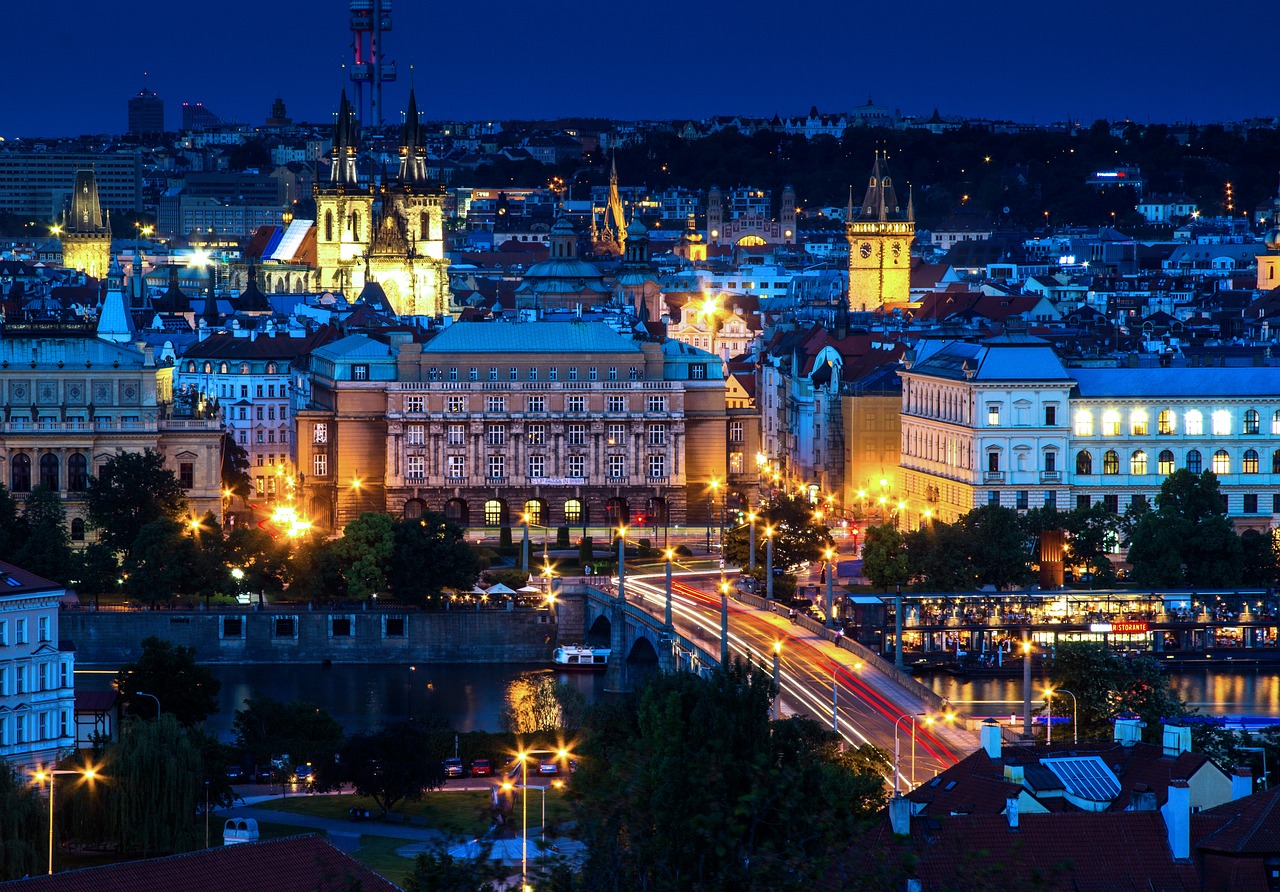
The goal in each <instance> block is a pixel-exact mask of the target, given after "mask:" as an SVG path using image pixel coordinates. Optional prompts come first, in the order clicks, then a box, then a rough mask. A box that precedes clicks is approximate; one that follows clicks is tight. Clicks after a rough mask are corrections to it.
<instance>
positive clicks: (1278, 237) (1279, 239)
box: [1264, 226, 1280, 251]
mask: <svg viewBox="0 0 1280 892" xmlns="http://www.w3.org/2000/svg"><path fill="white" fill-rule="evenodd" d="M1264 241H1265V242H1266V243H1267V247H1268V248H1269V249H1271V250H1272V251H1280V226H1276V227H1275V228H1273V229H1272V230H1271V231H1270V232H1268V233H1267V237H1266V239H1264Z"/></svg>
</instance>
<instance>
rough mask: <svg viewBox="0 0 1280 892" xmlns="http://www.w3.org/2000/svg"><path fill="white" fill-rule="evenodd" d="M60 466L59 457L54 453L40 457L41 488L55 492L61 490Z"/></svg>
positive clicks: (47, 453)
mask: <svg viewBox="0 0 1280 892" xmlns="http://www.w3.org/2000/svg"><path fill="white" fill-rule="evenodd" d="M58 464H59V462H58V456H56V455H54V454H53V453H52V452H46V453H45V454H44V455H42V456H40V485H41V486H44V487H47V488H48V489H53V490H56V489H60V488H61V487H60V486H59V478H60V477H61V474H59V473H58V471H59V468H58Z"/></svg>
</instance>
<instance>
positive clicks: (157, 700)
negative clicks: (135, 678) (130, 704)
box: [133, 691, 160, 718]
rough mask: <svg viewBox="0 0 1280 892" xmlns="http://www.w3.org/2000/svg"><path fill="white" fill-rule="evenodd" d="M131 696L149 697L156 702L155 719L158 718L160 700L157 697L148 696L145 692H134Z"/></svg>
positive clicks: (153, 695)
mask: <svg viewBox="0 0 1280 892" xmlns="http://www.w3.org/2000/svg"><path fill="white" fill-rule="evenodd" d="M133 695H134V696H135V697H150V698H151V699H152V700H154V701H156V718H160V698H159V697H157V696H156V695H155V694H148V693H147V692H146V691H134V692H133Z"/></svg>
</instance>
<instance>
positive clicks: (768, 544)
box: [764, 526, 773, 601]
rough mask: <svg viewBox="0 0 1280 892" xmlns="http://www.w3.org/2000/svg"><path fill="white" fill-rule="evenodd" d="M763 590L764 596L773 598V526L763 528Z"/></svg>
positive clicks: (769, 598)
mask: <svg viewBox="0 0 1280 892" xmlns="http://www.w3.org/2000/svg"><path fill="white" fill-rule="evenodd" d="M764 590H765V597H766V598H767V599H768V600H770V601H772V600H773V527H771V526H766V527H765V528H764Z"/></svg>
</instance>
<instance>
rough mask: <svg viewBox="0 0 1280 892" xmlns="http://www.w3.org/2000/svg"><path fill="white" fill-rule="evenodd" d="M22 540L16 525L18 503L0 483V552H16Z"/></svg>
mask: <svg viewBox="0 0 1280 892" xmlns="http://www.w3.org/2000/svg"><path fill="white" fill-rule="evenodd" d="M23 540H24V537H23V535H22V534H21V532H20V530H19V526H18V503H17V501H15V500H14V498H13V495H12V493H10V492H9V488H8V487H6V486H5V485H4V484H3V483H0V554H16V553H17V551H18V549H19V548H20V547H21V546H22V542H23Z"/></svg>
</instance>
